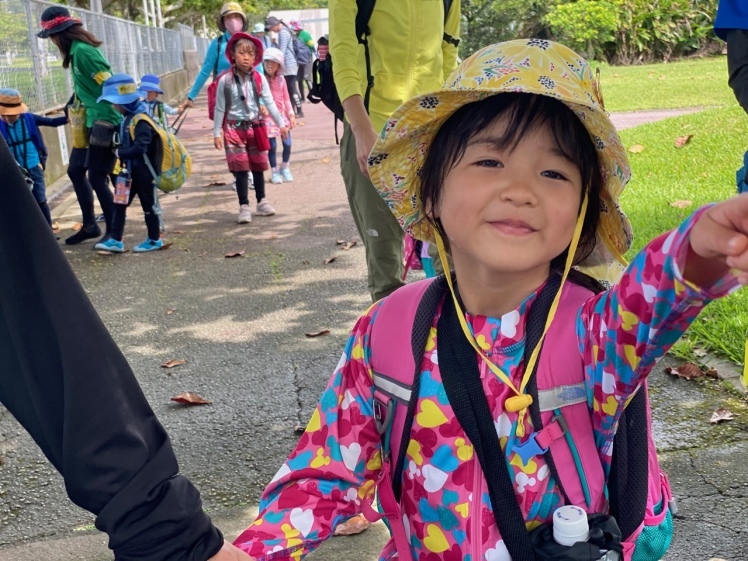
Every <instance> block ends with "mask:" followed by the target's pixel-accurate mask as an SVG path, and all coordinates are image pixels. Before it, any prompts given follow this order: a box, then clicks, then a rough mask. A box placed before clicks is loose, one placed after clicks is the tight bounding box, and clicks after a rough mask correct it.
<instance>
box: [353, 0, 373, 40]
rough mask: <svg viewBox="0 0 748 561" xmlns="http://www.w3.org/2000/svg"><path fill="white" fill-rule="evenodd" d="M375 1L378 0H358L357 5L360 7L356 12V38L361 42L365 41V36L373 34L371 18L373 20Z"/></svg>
mask: <svg viewBox="0 0 748 561" xmlns="http://www.w3.org/2000/svg"><path fill="white" fill-rule="evenodd" d="M375 3H376V0H356V7H357V8H358V12H357V13H356V39H358V42H359V43H361V42H363V41H362V39H363V37H365V36H366V35H370V34H371V32H370V31H369V20H371V14H372V13H374V4H375Z"/></svg>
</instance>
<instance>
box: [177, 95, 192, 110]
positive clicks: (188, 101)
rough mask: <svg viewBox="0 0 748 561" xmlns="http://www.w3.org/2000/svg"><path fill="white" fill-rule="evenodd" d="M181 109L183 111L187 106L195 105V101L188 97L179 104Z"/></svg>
mask: <svg viewBox="0 0 748 561" xmlns="http://www.w3.org/2000/svg"><path fill="white" fill-rule="evenodd" d="M179 107H180V109H182V111H184V110H185V109H186V108H187V107H195V103H194V102H193V101H192V100H191V99H190V98H189V97H188V98H187V99H185V100H184V101H183V102H182V105H180V106H179Z"/></svg>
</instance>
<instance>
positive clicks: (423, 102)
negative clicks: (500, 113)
mask: <svg viewBox="0 0 748 561" xmlns="http://www.w3.org/2000/svg"><path fill="white" fill-rule="evenodd" d="M508 92H523V93H531V94H538V95H545V96H549V97H553V98H556V99H558V100H560V101H562V102H563V103H564V104H566V105H567V106H568V107H569V108H570V109H571V110H572V111H573V112H574V113H575V114H576V115H577V117H579V120H580V121H581V122H582V123H583V124H584V126H585V127H586V129H587V131H589V133H590V137H591V138H592V141H593V142H594V143H595V145H596V146H597V150H598V156H599V158H600V166H601V172H602V176H603V180H604V187H603V189H602V192H601V193H600V205H601V208H600V222H599V225H598V243H597V245H596V247H595V250H594V251H593V252H592V254H591V255H590V256H589V257H587V259H585V260H584V262H582V263H581V264H580V268H582V269H584V271H585V272H586V273H588V274H590V275H592V276H593V277H594V278H597V279H600V280H601V281H603V282H608V283H612V282H615V281H616V280H617V279H618V277H619V276H620V273H621V271H622V270H623V265H625V260H624V258H623V254H624V253H626V251H628V249H629V248H630V247H631V242H632V233H631V223H630V222H629V220H628V218H627V217H626V215H625V214H624V213H623V211H622V210H621V208H620V207H619V205H618V198H619V196H620V195H621V192H622V191H623V188H624V187H625V186H626V183H628V180H629V178H630V177H631V170H630V166H629V162H628V158H627V156H626V150H625V149H624V147H623V145H622V144H621V139H620V138H619V137H618V132H617V131H616V129H615V126H614V125H613V123H612V122H611V120H610V118H609V116H608V113H607V112H606V111H605V109H604V107H603V100H602V95H601V93H600V87H599V82H598V81H597V80H596V79H595V76H594V75H593V73H592V70H591V69H590V66H589V64H588V63H587V61H586V60H585V59H583V58H582V57H580V56H579V55H577V54H576V53H575V52H574V51H572V50H571V49H569V48H567V47H564V46H563V45H560V44H558V43H554V42H552V41H545V40H541V39H529V40H528V39H522V40H516V41H507V42H505V43H498V44H496V45H490V46H488V47H485V48H484V49H482V50H480V51H478V52H476V53H475V54H473V55H472V56H471V57H469V58H467V59H465V60H464V61H463V62H462V64H460V66H459V67H458V68H457V69H456V70H455V71H454V72H453V73H452V75H451V76H450V77H449V78H448V80H447V82H446V84H445V86H444V88H443V89H441V90H439V91H436V92H433V93H429V94H425V95H421V96H419V97H416V98H413V99H411V100H410V101H407V102H406V103H404V104H403V105H402V106H400V107H399V108H398V109H397V110H396V111H395V112H394V113H393V114H392V116H391V117H390V118H389V119H388V121H387V123H386V124H385V127H384V129H383V130H382V132H381V134H380V136H379V139H378V140H377V142H376V144H375V145H374V148H373V150H372V152H371V154H370V156H369V161H368V166H369V175H370V177H371V179H372V181H373V183H374V185H375V187H376V188H377V190H378V191H379V194H380V195H381V196H382V198H383V199H384V200H385V202H386V203H387V205H388V206H389V208H390V210H391V211H392V212H393V214H394V215H395V217H396V218H397V220H398V222H400V224H401V226H402V227H403V229H404V230H405V231H406V232H408V233H409V234H410V235H412V236H413V237H414V238H416V239H419V240H422V241H426V242H431V243H433V242H434V240H435V238H434V231H433V227H432V225H431V223H429V221H428V220H427V219H426V215H425V213H424V212H423V202H422V201H421V200H420V169H421V167H422V166H423V163H424V160H425V159H426V154H427V152H428V149H429V146H430V145H431V142H432V140H433V139H434V137H435V136H436V133H437V131H438V130H439V128H440V127H441V126H442V125H443V124H444V122H445V121H446V120H447V119H448V118H449V117H450V116H451V115H452V114H453V113H454V112H455V111H457V110H458V109H459V108H460V107H462V106H464V105H467V104H468V103H472V102H474V101H479V100H482V99H485V98H487V97H489V96H493V95H497V94H500V93H508Z"/></svg>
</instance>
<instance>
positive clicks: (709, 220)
mask: <svg viewBox="0 0 748 561" xmlns="http://www.w3.org/2000/svg"><path fill="white" fill-rule="evenodd" d="M715 210H716V209H715ZM690 241H691V247H692V248H693V250H694V252H696V253H697V254H698V255H700V256H701V257H705V258H712V257H720V256H725V257H732V258H738V257H739V256H741V255H742V254H744V253H746V250H748V237H747V236H746V235H745V234H744V233H742V232H740V231H736V229H735V227H734V226H731V225H726V224H725V223H723V222H722V221H717V220H715V219H714V217H713V216H712V215H711V213H709V212H707V213H706V214H704V215H703V216H702V217H701V219H700V220H699V221H698V222H697V224H696V226H695V227H694V229H693V230H692V232H691V240H690ZM746 259H747V264H748V256H746ZM736 262H742V260H741V261H736ZM731 266H732V265H731Z"/></svg>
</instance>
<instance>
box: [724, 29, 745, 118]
mask: <svg viewBox="0 0 748 561" xmlns="http://www.w3.org/2000/svg"><path fill="white" fill-rule="evenodd" d="M727 70H728V72H729V73H730V79H729V82H728V83H729V84H730V87H731V88H732V91H733V93H735V98H736V99H737V100H738V103H740V106H741V107H742V108H743V110H744V111H745V112H746V113H748V31H747V30H745V29H731V30H729V31H728V32H727Z"/></svg>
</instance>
